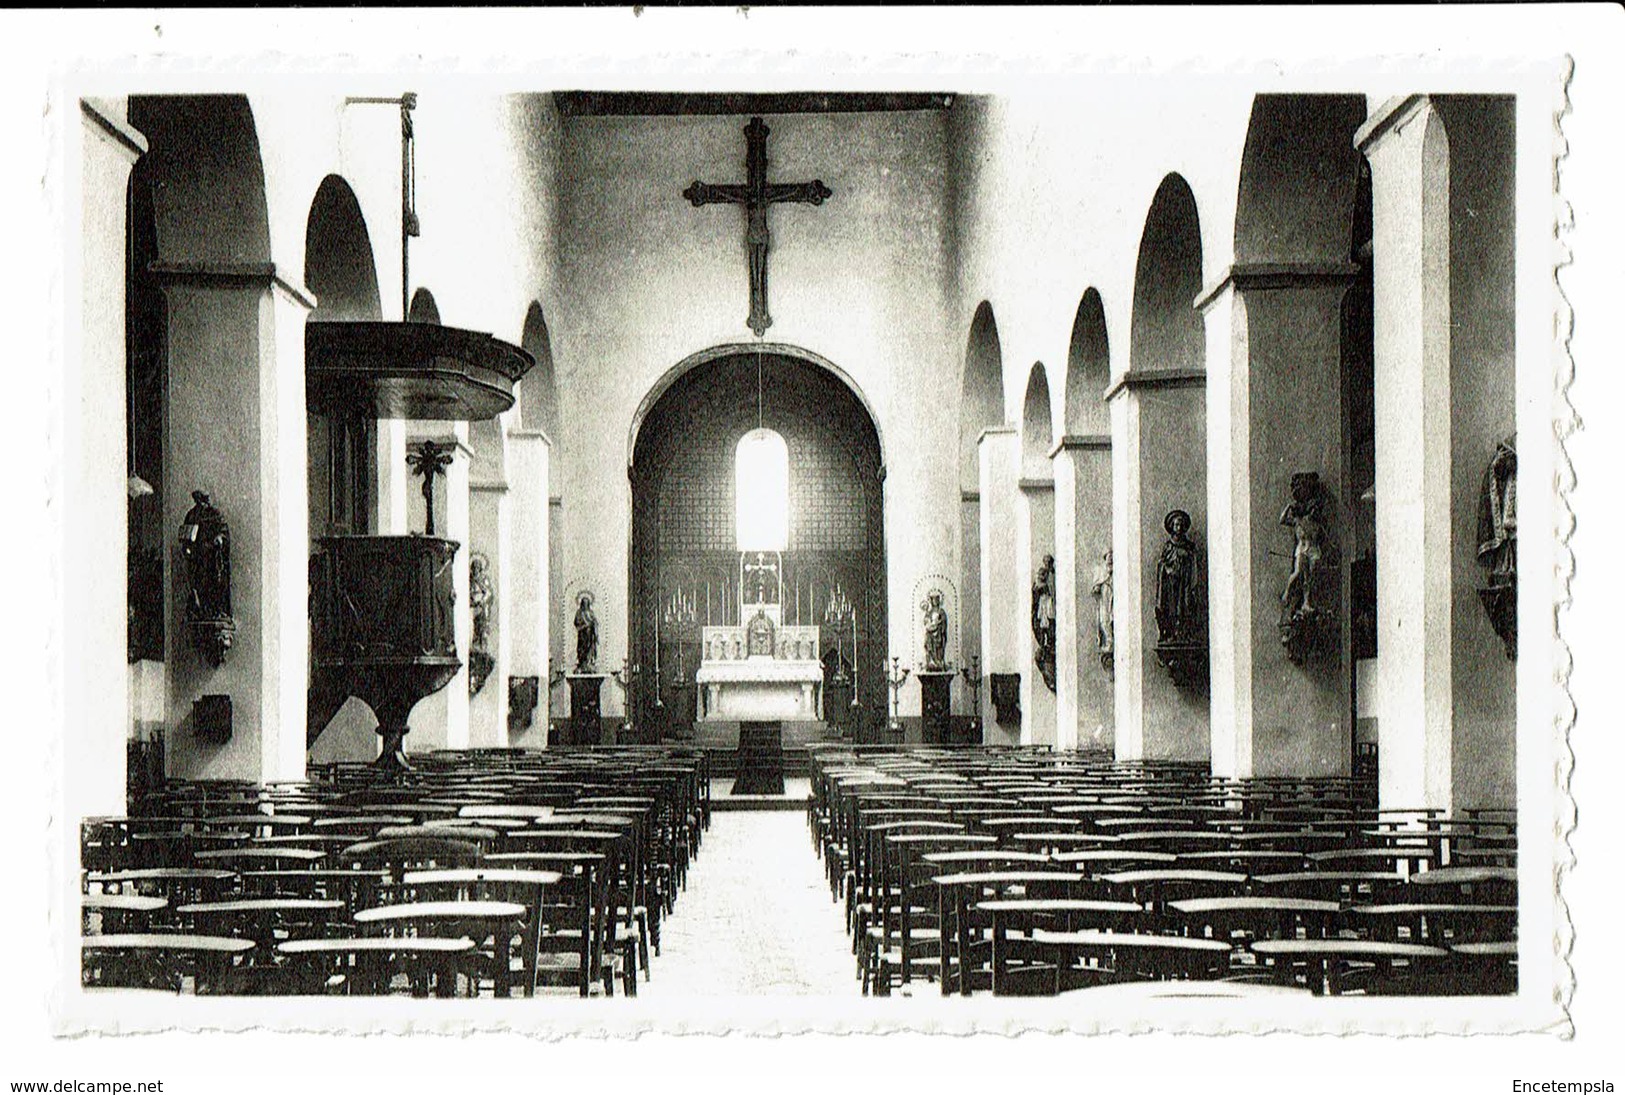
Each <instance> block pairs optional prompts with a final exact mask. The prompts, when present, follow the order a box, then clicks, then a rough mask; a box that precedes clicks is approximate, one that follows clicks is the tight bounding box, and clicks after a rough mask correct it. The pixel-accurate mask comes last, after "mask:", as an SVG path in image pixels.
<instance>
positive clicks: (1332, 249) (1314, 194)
mask: <svg viewBox="0 0 1625 1095" xmlns="http://www.w3.org/2000/svg"><path fill="white" fill-rule="evenodd" d="M1365 117H1366V106H1365V96H1363V95H1302V94H1291V95H1279V94H1270V95H1256V96H1254V97H1253V108H1252V114H1251V117H1250V118H1249V120H1248V123H1247V140H1246V143H1245V145H1244V146H1243V148H1242V155H1241V172H1240V179H1239V181H1238V184H1237V192H1236V225H1235V261H1236V262H1237V263H1260V262H1324V263H1331V262H1337V263H1344V262H1347V261H1348V259H1349V253H1348V241H1349V236H1350V235H1351V233H1352V232H1353V230H1354V217H1355V212H1356V201H1355V195H1356V188H1357V186H1358V181H1359V175H1360V159H1361V157H1360V153H1359V152H1358V151H1357V150H1356V149H1355V147H1354V132H1355V130H1356V129H1358V128H1359V126H1360V124H1361V123H1362V122H1364V121H1365Z"/></svg>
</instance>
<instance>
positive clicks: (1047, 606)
mask: <svg viewBox="0 0 1625 1095" xmlns="http://www.w3.org/2000/svg"><path fill="white" fill-rule="evenodd" d="M1033 661H1034V663H1036V665H1037V666H1038V674H1039V676H1041V677H1042V678H1043V679H1044V684H1045V686H1046V687H1047V688H1049V690H1050V691H1051V692H1053V691H1055V556H1053V555H1046V556H1044V563H1043V565H1042V566H1040V567H1039V568H1038V573H1037V574H1035V575H1034V576H1033Z"/></svg>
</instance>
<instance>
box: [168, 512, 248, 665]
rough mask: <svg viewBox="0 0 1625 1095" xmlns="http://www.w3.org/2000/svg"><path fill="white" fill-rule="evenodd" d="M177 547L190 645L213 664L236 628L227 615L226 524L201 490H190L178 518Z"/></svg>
mask: <svg viewBox="0 0 1625 1095" xmlns="http://www.w3.org/2000/svg"><path fill="white" fill-rule="evenodd" d="M180 548H181V559H182V561H183V562H184V564H185V569H186V585H187V590H186V594H185V602H186V611H185V616H186V623H187V628H188V630H189V631H190V632H191V634H192V641H193V644H194V645H195V646H196V647H197V648H198V650H199V651H200V652H201V653H202V654H203V656H204V658H205V659H206V660H207V661H208V662H209V664H210V665H212V666H215V667H216V668H218V667H219V666H220V665H221V663H222V662H224V661H225V658H226V651H228V650H230V649H231V646H232V642H233V639H234V637H235V634H236V631H237V622H236V621H235V620H234V619H232V616H231V527H230V526H229V525H228V524H227V523H226V518H225V515H223V514H222V513H221V512H220V511H219V510H217V509H215V508H214V506H213V505H212V504H211V503H210V501H209V495H208V494H207V493H206V492H205V491H200V490H195V491H193V492H192V508H191V509H189V510H187V511H186V517H185V519H184V520H183V521H182V522H181V532H180Z"/></svg>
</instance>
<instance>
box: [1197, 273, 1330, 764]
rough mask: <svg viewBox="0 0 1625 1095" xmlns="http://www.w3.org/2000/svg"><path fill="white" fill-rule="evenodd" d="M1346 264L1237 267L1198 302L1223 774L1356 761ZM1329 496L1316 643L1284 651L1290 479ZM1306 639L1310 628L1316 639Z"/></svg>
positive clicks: (1215, 701) (1214, 705) (1214, 693)
mask: <svg viewBox="0 0 1625 1095" xmlns="http://www.w3.org/2000/svg"><path fill="white" fill-rule="evenodd" d="M1355 273H1356V268H1355V267H1354V266H1353V265H1352V264H1347V263H1324V264H1309V263H1296V264H1247V265H1239V264H1238V265H1237V266H1234V267H1232V268H1231V270H1230V271H1229V272H1228V273H1227V274H1226V275H1225V277H1224V278H1223V279H1222V280H1221V281H1220V282H1219V283H1218V284H1217V285H1215V286H1214V287H1212V288H1211V289H1209V290H1207V291H1205V292H1204V293H1203V295H1202V297H1201V299H1200V300H1199V301H1198V302H1197V306H1198V307H1199V308H1200V309H1201V311H1202V314H1203V319H1204V322H1205V324H1206V328H1207V359H1208V362H1209V363H1210V364H1209V371H1208V380H1207V466H1208V473H1209V474H1208V484H1207V485H1208V536H1207V542H1208V545H1209V555H1208V576H1209V595H1208V601H1209V616H1208V635H1209V639H1210V642H1209V650H1210V651H1211V665H1210V682H1211V712H1212V716H1211V717H1212V734H1213V741H1212V752H1213V774H1214V775H1216V776H1225V777H1234V778H1250V777H1252V776H1322V775H1342V774H1347V772H1348V770H1349V765H1350V753H1351V748H1352V747H1351V744H1350V734H1351V732H1352V728H1351V727H1350V725H1349V722H1350V718H1351V713H1350V703H1351V699H1350V695H1349V687H1350V670H1349V661H1348V659H1349V645H1348V620H1347V615H1348V604H1349V597H1348V557H1347V556H1348V551H1347V548H1348V547H1349V546H1350V545H1348V544H1347V543H1346V539H1347V537H1346V536H1345V535H1344V533H1345V530H1346V529H1347V526H1348V522H1347V521H1346V520H1345V519H1344V514H1345V513H1347V507H1348V506H1349V504H1350V499H1349V488H1348V484H1347V483H1346V482H1345V474H1344V471H1345V469H1344V464H1345V460H1344V441H1343V383H1342V305H1343V296H1344V294H1345V292H1346V291H1347V289H1348V286H1349V284H1350V283H1351V282H1352V280H1353V277H1354V275H1355ZM1303 472H1312V473H1314V474H1316V475H1318V476H1319V479H1320V484H1321V487H1322V488H1323V489H1324V491H1325V495H1324V498H1325V502H1324V505H1323V508H1322V513H1323V518H1324V524H1325V527H1326V539H1327V544H1328V548H1329V550H1328V551H1327V552H1326V555H1325V557H1324V558H1323V560H1322V569H1321V571H1320V573H1318V574H1317V575H1316V576H1315V578H1314V580H1313V582H1312V584H1311V588H1310V597H1311V600H1312V603H1313V604H1314V606H1315V608H1316V611H1317V613H1318V615H1317V617H1316V621H1317V622H1316V624H1315V625H1314V626H1313V628H1312V631H1313V635H1314V639H1315V640H1317V645H1316V646H1315V648H1314V649H1313V650H1310V651H1308V652H1307V653H1303V654H1300V655H1299V656H1300V657H1301V658H1302V664H1296V663H1295V662H1294V661H1293V660H1292V657H1291V656H1289V650H1288V648H1287V646H1285V645H1284V644H1283V642H1282V633H1281V623H1282V600H1281V598H1282V593H1283V590H1284V589H1285V586H1286V583H1287V579H1288V577H1289V576H1290V574H1291V572H1292V567H1293V558H1292V556H1293V552H1294V548H1295V545H1296V537H1295V533H1294V532H1293V530H1292V529H1291V528H1288V527H1285V526H1283V525H1282V523H1281V518H1282V511H1283V510H1284V508H1285V507H1286V506H1287V505H1288V503H1290V502H1291V501H1292V498H1293V495H1292V481H1293V476H1294V475H1295V474H1298V473H1303ZM1309 630H1310V629H1306V632H1305V633H1306V634H1307V633H1308V631H1309Z"/></svg>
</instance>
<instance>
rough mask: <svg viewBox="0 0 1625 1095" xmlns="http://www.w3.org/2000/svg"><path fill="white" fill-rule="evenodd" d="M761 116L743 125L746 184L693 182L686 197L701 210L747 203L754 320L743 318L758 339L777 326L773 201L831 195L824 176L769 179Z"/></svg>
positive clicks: (806, 201)
mask: <svg viewBox="0 0 1625 1095" xmlns="http://www.w3.org/2000/svg"><path fill="white" fill-rule="evenodd" d="M769 132H770V130H769V129H768V128H767V126H766V125H764V124H762V119H760V118H752V119H751V120H750V124H749V125H747V126H746V127H745V182H744V183H743V184H742V185H741V184H739V183H725V184H717V183H704V182H699V181H695V182H693V183H690V184H689V187H688V189H687V190H684V191H683V197H685V198H687V199H688V200H689V203H690V204H692V205H693V206H695V207H696V208H698V207H699V206H702V205H713V204H717V203H727V204H730V205H743V206H744V207H745V252H746V258H747V260H748V262H749V270H750V318H749V319H747V320H746V321H745V322H746V323H747V324H748V325H749V326H750V329H751V330H752V331H753V332H754V333H755V334H756V337H757V338H761V337H762V333H763V332H764V331H766V330H767V329H768V328H769V327H771V326H772V325H773V317H772V316H770V315H768V314H767V250H768V246H769V243H770V242H771V237H770V235H769V234H768V230H767V207H768V206H769V205H772V204H773V203H775V202H800V203H801V204H803V205H822V204H824V199H825V198H827V197H829V196H830V195H831V193H832V191H831V190H830V188H829V187H827V186H825V185H824V183H823V180H822V179H814V180H813V181H812V182H804V183H769V182H768V181H767V135H768V133H769Z"/></svg>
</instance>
